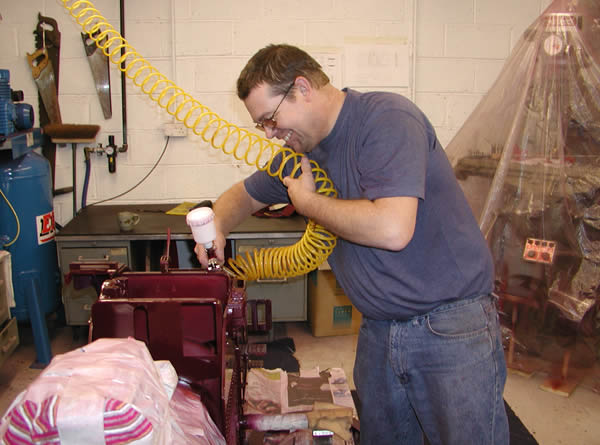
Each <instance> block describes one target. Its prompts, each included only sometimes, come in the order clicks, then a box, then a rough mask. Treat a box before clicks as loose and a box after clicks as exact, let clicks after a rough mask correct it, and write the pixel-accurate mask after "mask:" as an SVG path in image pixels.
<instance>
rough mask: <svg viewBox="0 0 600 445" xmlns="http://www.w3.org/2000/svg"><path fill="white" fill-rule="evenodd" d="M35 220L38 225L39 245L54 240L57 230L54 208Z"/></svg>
mask: <svg viewBox="0 0 600 445" xmlns="http://www.w3.org/2000/svg"><path fill="white" fill-rule="evenodd" d="M35 222H36V225H37V238H38V245H40V244H45V243H47V242H49V241H52V240H53V239H54V235H55V232H56V227H55V224H54V210H52V211H51V212H48V213H46V214H44V215H38V216H36V217H35Z"/></svg>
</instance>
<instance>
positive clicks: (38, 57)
mask: <svg viewBox="0 0 600 445" xmlns="http://www.w3.org/2000/svg"><path fill="white" fill-rule="evenodd" d="M27 61H28V62H29V66H30V67H31V74H32V75H33V78H34V79H37V78H38V77H40V73H41V72H42V71H43V70H44V69H45V68H46V67H47V66H48V51H47V50H46V48H40V49H38V50H37V51H35V52H34V53H33V54H29V53H27Z"/></svg>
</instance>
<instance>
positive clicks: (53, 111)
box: [27, 48, 62, 124]
mask: <svg viewBox="0 0 600 445" xmlns="http://www.w3.org/2000/svg"><path fill="white" fill-rule="evenodd" d="M27 61H28V62H29V66H30V67H31V75H32V76H33V80H34V81H35V83H36V85H37V87H38V91H39V93H40V97H41V98H42V102H43V104H44V108H45V109H46V112H47V113H48V118H49V119H50V123H53V124H60V123H62V119H61V117H60V107H59V105H58V93H57V90H56V78H55V77H54V68H53V67H52V62H51V61H50V58H49V57H48V50H46V48H40V49H38V50H36V51H35V52H34V53H33V54H29V53H27Z"/></svg>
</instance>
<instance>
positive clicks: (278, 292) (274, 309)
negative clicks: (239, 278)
mask: <svg viewBox="0 0 600 445" xmlns="http://www.w3.org/2000/svg"><path fill="white" fill-rule="evenodd" d="M298 239H299V238H269V239H264V238H259V239H242V240H236V242H235V256H236V257H237V256H238V255H243V256H245V254H246V252H249V253H252V251H253V249H261V248H269V247H280V246H289V245H292V244H294V243H296V242H297V241H298ZM246 293H247V294H248V300H271V316H272V320H273V321H275V322H278V321H304V320H306V275H303V276H300V277H294V278H284V279H280V280H279V279H275V280H257V281H251V282H248V283H247V284H246Z"/></svg>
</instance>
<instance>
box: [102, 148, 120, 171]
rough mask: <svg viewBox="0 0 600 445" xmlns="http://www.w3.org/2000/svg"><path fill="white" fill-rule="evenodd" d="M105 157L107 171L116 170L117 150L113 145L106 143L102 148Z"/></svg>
mask: <svg viewBox="0 0 600 445" xmlns="http://www.w3.org/2000/svg"><path fill="white" fill-rule="evenodd" d="M104 153H106V158H107V159H108V172H109V173H114V172H116V171H117V150H115V147H114V146H113V145H107V146H106V147H105V148H104Z"/></svg>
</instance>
